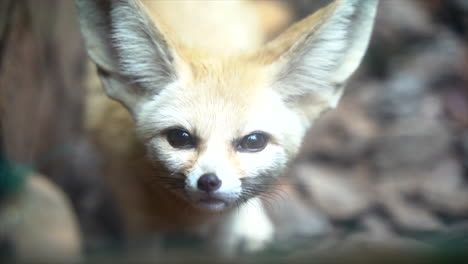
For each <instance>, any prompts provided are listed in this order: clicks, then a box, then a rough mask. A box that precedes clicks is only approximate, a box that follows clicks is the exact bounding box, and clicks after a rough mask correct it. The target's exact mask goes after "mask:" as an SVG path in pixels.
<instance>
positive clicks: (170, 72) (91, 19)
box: [76, 0, 183, 111]
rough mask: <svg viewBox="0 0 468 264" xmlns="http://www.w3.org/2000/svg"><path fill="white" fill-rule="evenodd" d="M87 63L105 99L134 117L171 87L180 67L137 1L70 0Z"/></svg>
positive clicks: (171, 44) (166, 40)
mask: <svg viewBox="0 0 468 264" xmlns="http://www.w3.org/2000/svg"><path fill="white" fill-rule="evenodd" d="M76 6H77V10H78V17H79V21H80V27H81V32H82V35H83V38H84V40H85V44H86V47H87V51H88V54H89V57H90V58H91V59H92V60H93V61H94V62H95V63H96V65H97V67H98V73H99V77H100V78H101V80H102V83H103V86H104V89H105V91H106V93H107V94H108V96H109V97H111V98H113V99H116V100H118V101H120V102H122V103H123V104H124V105H125V106H126V107H127V108H129V109H130V110H131V111H134V109H135V108H136V105H137V104H138V102H140V101H141V100H142V99H143V98H144V97H145V96H148V95H149V94H156V93H158V92H159V91H160V90H161V89H162V88H163V87H165V86H167V85H168V84H170V83H172V82H174V81H176V79H177V78H178V76H177V70H176V68H177V67H181V64H183V62H182V59H181V58H180V56H179V55H178V53H177V51H176V44H175V41H174V40H171V39H169V37H168V35H167V34H165V31H164V28H163V26H162V25H160V24H158V23H157V22H156V21H155V19H154V18H150V17H149V14H148V12H147V10H146V8H145V6H144V5H143V3H142V2H141V1H137V0H76Z"/></svg>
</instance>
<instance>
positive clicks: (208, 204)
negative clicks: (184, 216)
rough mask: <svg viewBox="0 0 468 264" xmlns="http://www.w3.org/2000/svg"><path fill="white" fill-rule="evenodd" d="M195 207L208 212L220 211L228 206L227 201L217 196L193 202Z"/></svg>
mask: <svg viewBox="0 0 468 264" xmlns="http://www.w3.org/2000/svg"><path fill="white" fill-rule="evenodd" d="M194 205H195V207H197V208H199V209H201V210H204V211H208V212H222V211H224V210H225V209H226V208H228V207H230V206H229V204H228V202H226V201H224V200H222V199H217V198H202V199H199V200H198V201H196V202H195V203H194Z"/></svg>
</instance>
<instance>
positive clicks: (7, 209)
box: [0, 175, 81, 263]
mask: <svg viewBox="0 0 468 264" xmlns="http://www.w3.org/2000/svg"><path fill="white" fill-rule="evenodd" d="M0 236H3V237H7V238H8V239H9V240H10V242H11V243H12V245H13V249H14V252H15V258H16V259H17V260H19V261H20V262H31V261H33V262H43V261H44V262H47V263H56V262H58V263H71V262H77V261H79V259H80V255H81V237H80V233H79V230H78V225H77V222H76V219H75V216H74V214H73V212H72V210H71V206H70V204H69V203H68V201H67V199H66V197H65V196H64V194H63V193H62V192H61V191H60V190H59V189H58V188H57V187H56V186H55V185H53V184H52V183H50V182H49V181H48V180H47V179H46V178H44V177H42V176H40V175H32V176H30V177H29V178H28V180H27V181H26V183H25V186H24V188H23V189H22V190H21V191H20V192H19V193H17V194H15V195H14V196H12V197H10V198H9V199H7V200H6V201H4V203H3V205H2V207H1V210H0Z"/></svg>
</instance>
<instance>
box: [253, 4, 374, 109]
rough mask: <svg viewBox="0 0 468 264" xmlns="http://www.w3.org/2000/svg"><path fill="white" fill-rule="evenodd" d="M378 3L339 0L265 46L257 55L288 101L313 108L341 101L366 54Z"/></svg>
mask: <svg viewBox="0 0 468 264" xmlns="http://www.w3.org/2000/svg"><path fill="white" fill-rule="evenodd" d="M377 5H378V0H335V1H334V2H332V3H330V4H329V5H328V6H326V7H324V8H322V9H320V10H319V11H317V12H316V13H314V14H312V15H310V16H309V17H307V18H305V19H303V20H302V21H300V22H298V23H296V24H295V25H293V26H291V27H290V28H289V29H288V30H287V31H286V32H284V33H283V34H281V35H280V36H279V37H278V38H277V39H275V40H273V41H272V42H270V43H268V44H267V45H266V47H265V48H264V49H263V50H262V51H261V52H260V53H259V56H260V58H261V60H263V63H264V64H266V65H267V67H268V69H269V70H270V71H271V72H272V74H273V75H274V80H273V86H274V89H275V90H276V91H277V92H279V93H280V95H281V96H282V97H283V98H284V100H285V101H286V102H288V103H292V104H296V106H298V107H300V108H303V109H304V110H308V109H309V110H310V109H311V108H313V107H311V106H310V105H308V104H310V103H317V104H320V105H323V107H324V108H330V107H335V106H336V105H337V103H338V101H339V98H340V97H341V95H342V93H343V90H344V87H345V84H346V81H347V80H348V79H349V77H350V76H351V75H352V74H353V72H354V71H355V70H356V69H357V67H358V66H359V64H360V63H361V61H362V58H363V56H364V54H365V51H366V49H367V46H368V43H369V39H370V36H371V32H372V28H373V24H374V18H375V15H376V11H377ZM308 99H310V100H308ZM314 109H315V110H314V111H313V112H314V113H315V112H317V109H316V108H314ZM323 110H325V109H323Z"/></svg>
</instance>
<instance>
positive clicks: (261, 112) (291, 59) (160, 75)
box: [77, 0, 378, 211]
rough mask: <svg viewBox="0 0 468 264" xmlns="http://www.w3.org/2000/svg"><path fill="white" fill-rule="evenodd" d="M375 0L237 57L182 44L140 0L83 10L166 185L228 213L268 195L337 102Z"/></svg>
mask: <svg viewBox="0 0 468 264" xmlns="http://www.w3.org/2000/svg"><path fill="white" fill-rule="evenodd" d="M377 2H378V0H336V1H334V2H332V3H331V4H329V5H328V6H326V7H324V8H323V9H321V10H319V11H318V12H316V13H315V14H313V15H311V16H309V17H307V18H305V19H304V20H302V21H300V22H298V23H297V24H295V25H293V26H292V27H291V28H289V29H288V30H287V31H285V32H284V33H283V34H282V35H280V36H279V37H278V38H276V39H275V40H273V41H271V42H270V43H267V44H265V45H264V46H262V47H260V48H258V49H256V50H253V51H245V52H239V53H240V54H232V55H231V54H230V55H219V54H217V55H213V54H210V53H209V52H206V51H200V50H194V49H193V48H191V47H189V46H184V45H183V44H182V43H181V42H178V40H177V39H176V38H175V37H174V36H172V35H171V34H169V31H168V30H167V29H166V28H165V27H164V26H163V24H162V23H160V21H156V20H157V19H154V18H153V17H151V16H150V15H149V14H148V11H147V10H148V9H147V8H146V7H145V6H144V5H143V4H142V3H141V2H140V1H136V0H126V1H124V0H101V1H95V0H77V7H78V11H79V19H80V25H81V29H82V33H83V36H84V38H85V42H86V45H87V48H88V53H89V56H90V57H91V58H92V59H93V61H94V62H95V63H96V64H97V66H98V69H99V76H100V78H101V80H102V83H103V86H104V89H105V91H106V93H107V94H108V96H109V97H111V98H113V99H115V100H117V101H119V102H121V103H122V104H123V105H124V106H125V107H126V108H127V109H128V110H129V111H130V113H131V114H132V116H133V118H134V120H135V124H136V130H137V134H138V135H139V137H140V139H141V140H142V142H143V143H144V144H145V146H146V148H147V153H148V158H149V159H150V160H152V161H154V162H155V163H157V164H162V165H163V167H164V169H165V171H167V172H168V173H167V175H165V176H164V177H160V180H161V184H163V185H164V186H166V187H167V188H169V189H172V190H174V191H175V192H176V193H178V194H180V195H181V196H183V197H185V198H186V199H187V201H189V202H190V203H191V204H192V205H194V206H195V207H197V208H204V209H207V210H209V211H219V210H223V209H226V208H229V207H232V206H233V205H236V204H239V203H240V202H244V201H246V200H248V199H249V198H251V197H254V196H256V195H258V194H260V193H262V192H264V191H266V190H267V187H268V186H269V184H271V183H273V182H274V181H275V179H276V178H277V177H278V176H279V175H280V174H281V173H282V172H283V171H284V169H285V168H286V166H287V164H288V162H289V161H290V160H291V159H292V158H293V157H294V156H295V154H296V153H297V152H298V149H299V147H300V145H301V141H302V138H303V137H304V134H305V133H306V131H307V129H308V128H309V127H310V126H311V125H312V124H313V122H314V121H315V120H316V119H317V118H318V117H319V116H320V114H321V113H322V112H323V111H325V110H327V109H329V108H333V107H335V106H336V104H337V102H338V100H339V98H340V96H341V94H342V92H343V89H344V86H345V83H346V80H347V79H348V78H349V77H350V75H351V74H352V73H353V72H354V71H355V70H356V68H357V67H358V65H359V64H360V62H361V60H362V57H363V55H364V53H365V50H366V48H367V46H368V42H369V38H370V35H371V31H372V27H373V20H374V17H375V14H376V8H377ZM220 26H222V25H220ZM194 30H196V29H194ZM155 177H156V176H155Z"/></svg>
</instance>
